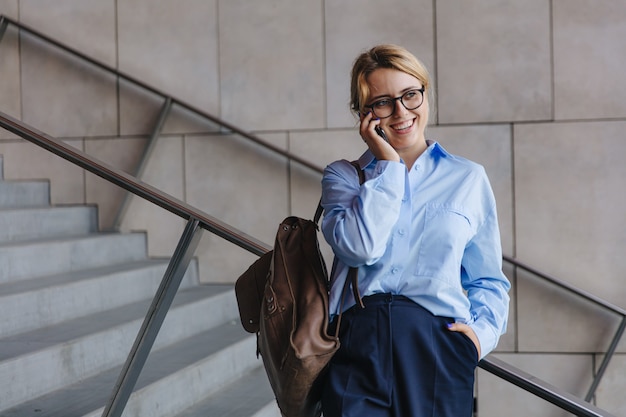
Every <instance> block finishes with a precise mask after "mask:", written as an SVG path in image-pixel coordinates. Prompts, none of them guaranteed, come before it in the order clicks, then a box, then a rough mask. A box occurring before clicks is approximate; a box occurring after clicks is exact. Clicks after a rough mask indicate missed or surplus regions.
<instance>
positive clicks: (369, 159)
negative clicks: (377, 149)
mask: <svg viewBox="0 0 626 417" xmlns="http://www.w3.org/2000/svg"><path fill="white" fill-rule="evenodd" d="M426 144H427V145H428V148H426V151H424V153H428V154H429V155H430V156H431V158H436V157H438V156H442V157H444V158H445V157H448V156H450V153H448V151H446V150H445V149H444V148H443V146H441V145H440V144H439V142H437V141H435V140H426ZM357 162H358V163H359V166H360V167H361V169H365V167H367V166H368V165H370V164H372V163H375V162H376V158H375V157H374V154H373V153H372V151H370V150H369V149H368V150H367V151H365V152H364V153H363V155H361V157H360V158H359V159H358V161H357Z"/></svg>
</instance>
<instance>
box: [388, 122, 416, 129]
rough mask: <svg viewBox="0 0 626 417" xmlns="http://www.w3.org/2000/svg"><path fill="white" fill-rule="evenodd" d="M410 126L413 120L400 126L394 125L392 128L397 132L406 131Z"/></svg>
mask: <svg viewBox="0 0 626 417" xmlns="http://www.w3.org/2000/svg"><path fill="white" fill-rule="evenodd" d="M411 126H413V120H407V121H406V122H404V123H402V124H397V125H394V126H393V128H394V129H397V130H402V129H407V128H409V127H411Z"/></svg>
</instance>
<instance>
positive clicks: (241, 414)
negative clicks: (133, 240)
mask: <svg viewBox="0 0 626 417" xmlns="http://www.w3.org/2000/svg"><path fill="white" fill-rule="evenodd" d="M272 402H274V393H273V392H272V388H271V386H270V383H269V381H268V379H267V375H266V373H265V368H263V366H260V367H257V368H255V369H254V370H252V371H251V372H250V373H248V374H246V375H244V376H243V377H242V378H239V379H238V380H237V381H235V382H233V383H231V384H230V385H227V386H226V387H224V388H222V389H221V390H219V391H218V392H216V393H214V394H213V395H211V396H210V397H208V398H207V399H205V400H203V401H201V402H199V403H198V404H196V405H194V406H193V407H190V408H189V409H187V410H185V411H184V412H182V413H180V414H178V415H177V416H176V417H205V416H220V417H249V416H251V415H253V414H254V413H255V412H257V411H259V410H260V409H262V408H263V407H265V406H266V405H268V404H270V403H272Z"/></svg>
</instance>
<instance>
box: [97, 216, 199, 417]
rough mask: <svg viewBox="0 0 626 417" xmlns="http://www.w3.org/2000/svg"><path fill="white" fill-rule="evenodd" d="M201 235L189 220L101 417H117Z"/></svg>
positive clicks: (197, 224)
mask: <svg viewBox="0 0 626 417" xmlns="http://www.w3.org/2000/svg"><path fill="white" fill-rule="evenodd" d="M201 235H202V229H201V228H200V222H199V221H198V220H197V219H193V218H192V219H190V220H189V221H188V222H187V226H185V230H184V231H183V234H182V236H181V238H180V240H179V242H178V246H177V247H176V250H175V251H174V254H173V255H172V258H171V259H170V262H169V265H168V267H167V270H166V271H165V275H164V276H163V279H162V280H161V284H160V286H159V289H158V290H157V292H156V295H155V296H154V299H153V300H152V304H151V305H150V309H149V310H148V313H147V314H146V317H145V319H144V322H143V324H142V326H141V329H140V330H139V333H138V334H137V338H136V339H135V343H134V344H133V347H132V349H131V351H130V353H129V355H128V358H127V359H126V363H125V364H124V367H123V368H122V371H121V373H120V375H119V377H118V380H117V382H116V384H115V386H114V387H113V392H112V394H111V397H110V399H109V401H108V403H107V405H106V407H105V408H104V411H103V413H102V417H120V416H121V415H122V412H123V411H124V408H125V407H126V404H127V403H128V400H129V398H130V395H131V393H132V391H133V389H134V388H135V384H136V383H137V380H138V379H139V374H140V373H141V371H142V369H143V366H144V365H145V363H146V360H147V359H148V355H149V354H150V350H151V349H152V346H153V344H154V341H155V340H156V338H157V336H158V334H159V330H160V329H161V325H162V324H163V321H164V320H165V316H166V315H167V312H168V311H169V308H170V306H171V305H172V301H173V300H174V296H175V295H176V292H177V290H178V287H179V286H180V283H181V281H182V279H183V276H184V275H185V272H186V271H187V267H188V266H189V263H190V262H191V259H192V257H193V255H194V253H195V250H196V248H197V247H198V243H199V241H200V237H201Z"/></svg>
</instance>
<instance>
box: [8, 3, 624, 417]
mask: <svg viewBox="0 0 626 417" xmlns="http://www.w3.org/2000/svg"><path fill="white" fill-rule="evenodd" d="M9 24H11V25H13V26H15V27H17V28H19V29H20V30H23V31H25V32H27V33H29V34H31V35H33V36H35V37H38V38H39V39H41V40H44V41H46V42H47V43H49V44H51V45H53V46H55V47H57V48H59V49H61V50H64V51H66V52H68V53H70V54H73V55H74V56H76V57H78V58H81V59H83V60H84V61H87V62H88V63H90V64H92V65H94V66H96V67H98V68H100V69H102V70H105V71H108V72H110V73H113V74H115V75H116V76H118V77H119V78H121V79H124V80H126V81H128V82H130V83H133V84H135V85H137V86H139V87H141V88H144V89H146V90H147V91H150V92H152V93H153V94H156V95H159V96H161V97H163V98H164V99H165V100H166V105H167V106H170V105H173V104H176V105H178V106H180V107H182V108H184V109H186V110H188V111H190V112H192V113H195V114H197V115H199V116H201V117H204V118H206V119H208V120H210V121H212V122H214V123H216V124H218V125H220V126H222V127H223V128H225V129H226V130H229V131H231V132H233V133H236V134H238V135H240V136H242V137H244V138H247V139H249V140H251V141H253V142H255V143H257V144H259V145H261V146H263V147H265V148H267V149H269V150H271V151H273V152H275V153H277V154H280V155H282V156H284V157H286V158H288V159H290V160H292V161H294V162H297V163H299V164H301V165H303V166H305V167H307V168H310V169H312V170H313V171H316V172H320V173H321V172H322V168H320V167H318V166H316V165H315V164H312V163H311V162H309V161H307V160H304V159H303V158H300V157H298V156H297V155H293V154H291V153H289V152H287V151H284V150H282V149H280V148H278V147H276V146H273V145H271V144H269V143H267V142H265V141H263V140H261V139H259V138H258V137H256V136H254V135H252V134H250V133H248V132H245V131H243V130H241V129H239V128H237V127H236V126H234V125H231V124H229V123H228V122H225V121H223V120H221V119H219V118H217V117H215V116H213V115H211V114H209V113H206V112H204V111H202V110H199V109H197V108H195V107H193V106H191V105H189V104H187V103H185V102H183V101H181V100H178V99H176V98H173V97H172V96H170V95H168V94H165V93H164V92H162V91H160V90H158V89H156V88H154V87H152V86H149V85H147V84H145V83H143V82H142V81H140V80H137V79H135V78H133V77H131V76H129V75H126V74H124V73H121V72H120V71H118V70H117V69H114V68H112V67H110V66H108V65H106V64H103V63H101V62H98V61H96V60H94V59H93V58H91V57H89V56H87V55H85V54H83V53H81V52H78V51H76V50H74V49H72V48H69V47H67V46H65V45H63V44H61V43H60V42H57V41H55V40H54V39H52V38H50V37H48V36H46V35H44V34H42V33H40V32H38V31H36V30H34V29H32V28H30V27H28V26H26V25H24V24H22V23H20V22H17V21H14V20H13V19H10V18H8V17H6V16H4V15H0V40H2V37H3V35H4V33H5V31H6V28H7V26H8V25H9ZM0 127H3V128H4V129H6V130H8V131H10V132H12V133H14V134H16V135H18V136H20V137H22V138H24V139H26V140H28V141H30V142H33V143H35V144H36V145H38V146H40V147H42V148H44V149H46V150H48V151H50V152H52V153H54V154H56V155H58V156H60V157H62V158H64V159H66V160H68V161H69V162H71V163H73V164H75V165H78V166H80V167H81V168H84V169H85V170H87V171H89V172H91V173H93V174H95V175H97V176H99V177H101V178H103V179H105V180H107V181H109V182H111V183H113V184H116V185H117V186H119V187H121V188H123V189H125V190H126V191H128V192H130V193H132V194H135V195H137V196H138V197H141V198H143V199H146V200H148V201H150V202H152V203H153V204H156V205H158V206H159V207H161V208H163V209H165V210H167V211H169V212H171V213H173V214H175V215H177V216H179V217H181V218H183V219H186V220H188V226H187V228H186V230H185V232H183V237H182V238H181V242H180V243H179V245H181V244H182V243H183V241H185V240H194V239H197V237H194V236H195V228H197V227H201V228H203V229H205V230H208V231H210V232H211V233H214V234H216V235H217V236H220V237H222V238H224V239H225V240H227V241H229V242H231V243H234V244H236V245H237V246H239V247H241V248H243V249H245V250H247V251H249V252H252V253H254V254H256V255H262V254H264V253H265V252H267V251H268V250H270V247H269V246H268V245H267V244H264V243H262V242H260V241H258V240H256V239H255V238H253V237H251V236H249V235H247V234H245V233H243V232H241V231H239V230H237V229H235V228H233V227H231V226H230V225H228V224H226V223H223V222H221V221H219V220H217V219H215V218H214V217H212V216H210V215H208V214H207V213H204V212H202V211H200V210H198V209H196V208H195V207H192V206H190V205H188V204H187V203H185V202H183V201H181V200H179V199H177V198H175V197H172V196H170V195H168V194H166V193H164V192H162V191H160V190H158V189H156V188H154V187H152V186H150V185H148V184H146V183H144V182H142V181H140V180H139V179H137V178H136V177H134V176H131V175H128V174H126V173H124V172H122V171H119V170H117V169H115V168H113V167H111V166H109V165H108V164H106V163H104V162H102V161H99V160H97V159H96V158H92V157H91V156H89V155H87V154H86V153H84V152H82V151H80V150H78V149H76V148H73V147H71V146H69V145H67V144H65V143H64V142H62V141H59V140H57V139H55V138H52V137H51V136H49V135H46V134H45V133H43V132H40V131H38V130H36V129H34V128H32V127H28V126H27V125H25V124H24V123H22V122H21V121H18V120H17V119H14V118H12V117H11V116H9V115H7V114H5V113H2V112H0ZM188 229H191V231H189V230H188ZM188 234H189V235H190V236H187V237H186V235H188ZM181 246H184V248H183V249H182V250H181V253H180V257H183V258H185V257H188V253H187V252H186V250H187V249H186V248H188V247H189V246H193V245H189V243H186V244H185V245H181ZM177 250H178V248H177ZM176 257H177V256H176V253H175V256H173V259H174V258H176ZM503 259H504V260H505V261H507V262H509V263H511V264H513V265H514V266H516V267H519V268H521V269H524V270H526V271H529V272H531V273H533V274H535V275H537V276H538V277H540V278H543V279H545V280H546V281H549V282H551V283H553V284H555V285H558V286H560V287H562V288H564V289H566V290H568V291H570V292H572V293H574V294H577V295H579V296H581V297H583V298H585V299H587V300H590V301H592V302H594V303H596V304H598V305H600V306H603V307H605V308H607V309H609V310H611V311H613V312H615V313H617V314H620V315H622V317H623V318H624V319H623V320H622V323H621V325H620V328H619V329H618V331H617V333H616V336H615V338H614V339H613V343H612V344H611V347H610V348H609V352H607V355H605V360H604V362H603V363H602V366H601V367H600V370H599V375H600V377H601V375H602V373H603V372H604V369H606V366H607V365H608V360H610V357H611V356H612V354H613V352H614V350H615V348H616V347H617V342H619V340H620V338H621V335H622V334H623V332H624V328H625V327H626V313H625V310H623V309H621V308H619V307H617V306H614V305H612V304H610V303H608V302H606V301H604V300H602V299H600V298H599V297H596V296H594V295H592V294H589V293H586V292H584V291H582V290H580V289H578V288H576V287H573V286H571V285H569V284H567V283H565V282H563V281H560V280H558V279H556V278H553V277H549V276H547V275H545V274H543V273H541V272H539V271H537V270H535V269H533V268H531V267H529V266H527V265H525V264H523V263H522V262H520V261H518V260H517V259H515V258H512V257H508V256H503ZM176 262H178V260H176V261H175V263H173V264H171V265H170V268H168V270H169V269H177V267H178V263H176ZM166 275H167V274H166ZM165 278H166V277H164V282H163V284H166V283H167V282H166V279H165ZM176 289H177V286H175V285H174V287H173V290H168V291H170V292H169V295H168V294H164V295H163V298H168V297H171V295H172V291H173V292H174V293H175V291H176ZM158 297H159V294H157V296H155V300H154V304H157V301H158ZM153 307H154V308H155V309H158V306H156V305H154V306H153ZM168 308H169V306H167V307H166V308H165V309H164V311H165V313H166V312H167V309H168ZM151 310H153V309H152V308H151ZM161 311H162V310H161ZM153 313H154V312H153ZM165 313H163V314H165ZM148 322H149V320H148V317H147V318H146V321H145V322H144V325H145V324H146V323H148ZM154 326H155V327H152V328H151V329H145V332H146V333H151V332H152V333H154V332H157V333H158V328H159V327H160V325H159V324H158V323H157V324H155V325H154ZM142 330H143V329H142ZM155 334H156V333H155ZM143 336H144V335H142V331H140V334H139V335H138V338H137V341H136V344H135V345H136V347H137V350H135V346H134V347H133V352H131V355H129V360H128V362H127V365H129V366H132V365H131V364H130V363H131V362H132V361H131V359H135V358H136V355H137V354H139V356H141V355H145V356H147V353H146V352H145V349H147V350H148V352H149V349H150V347H151V345H150V344H147V345H144V346H142V340H140V339H142V338H143ZM146 346H147V347H146ZM142 348H143V349H144V351H143V352H141V351H140V350H141V349H142ZM609 353H610V354H609ZM131 356H133V358H131ZM141 366H142V365H141ZM479 366H480V367H481V368H483V369H485V370H487V371H488V372H491V373H493V374H494V375H497V376H499V377H501V378H503V379H505V380H507V381H508V382H511V383H514V384H515V385H518V386H520V387H521V388H523V389H525V390H526V391H529V392H531V393H533V394H535V395H538V396H539V397H541V398H544V399H546V400H548V401H550V402H552V403H553V404H555V405H557V406H559V407H561V408H563V409H565V410H567V411H570V412H573V413H575V414H576V415H579V416H604V417H613V416H612V415H611V414H609V413H607V412H605V411H602V410H600V409H598V408H596V407H594V406H592V405H591V404H589V403H588V402H583V401H582V400H580V399H578V398H576V397H573V396H571V395H569V394H567V393H564V392H562V391H561V390H559V389H558V388H555V387H552V386H550V385H549V384H547V383H544V382H543V381H541V380H539V379H538V378H535V377H532V376H530V375H528V374H524V373H523V372H522V371H519V370H516V369H514V368H513V367H511V366H510V365H507V364H505V363H504V362H501V361H498V360H496V359H494V358H492V357H491V356H488V357H487V358H485V359H483V360H482V361H481V362H480V363H479ZM125 368H126V366H125ZM140 370H141V368H139V370H136V369H135V370H130V371H129V373H131V374H132V373H135V372H136V373H138V372H140ZM122 376H123V375H121V376H120V381H123V380H124V378H122ZM136 376H138V375H136ZM131 379H132V378H131ZM131 384H133V385H134V383H132V382H131ZM598 384H599V378H597V377H596V379H595V380H594V384H592V387H591V389H590V391H589V393H588V395H587V397H586V401H590V399H591V397H592V396H593V392H595V388H596V387H597V385H598ZM129 388H130V389H132V386H130V387H128V386H126V387H125V388H123V387H120V386H119V382H118V384H117V386H116V390H117V391H116V392H115V395H114V397H117V392H118V391H119V390H122V391H124V390H125V391H126V394H128V395H129V393H130V390H129ZM124 405H125V403H123V404H122V405H121V408H120V407H118V408H117V409H115V410H113V411H111V410H105V413H104V414H103V415H107V416H113V415H120V414H121V411H122V410H123V408H124ZM108 411H110V413H109V412H108ZM116 413H119V414H116Z"/></svg>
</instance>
